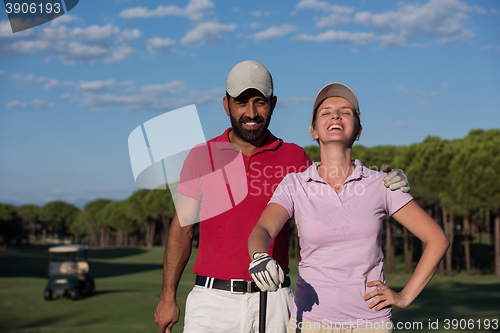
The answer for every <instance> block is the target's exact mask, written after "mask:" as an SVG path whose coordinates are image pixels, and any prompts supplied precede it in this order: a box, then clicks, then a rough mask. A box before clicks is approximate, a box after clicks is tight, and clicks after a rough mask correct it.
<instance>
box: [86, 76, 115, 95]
mask: <svg viewBox="0 0 500 333" xmlns="http://www.w3.org/2000/svg"><path fill="white" fill-rule="evenodd" d="M114 86H115V80H112V79H110V80H104V81H101V80H96V81H84V82H80V84H79V86H78V87H79V88H80V89H81V90H83V91H85V92H90V93H102V92H105V91H108V90H111V89H112V88H113V87H114Z"/></svg>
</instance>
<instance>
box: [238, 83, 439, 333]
mask: <svg viewBox="0 0 500 333" xmlns="http://www.w3.org/2000/svg"><path fill="white" fill-rule="evenodd" d="M361 132H362V126H361V123H360V113H359V106H358V100H357V98H356V95H355V94H354V92H353V91H352V90H351V89H350V88H349V87H347V86H346V85H344V84H342V83H338V82H336V83H330V84H328V85H326V86H325V87H323V89H321V91H320V92H319V93H318V95H317V97H316V100H315V102H314V108H313V114H312V118H311V125H310V133H311V134H312V137H313V138H314V139H315V140H316V141H317V142H318V143H319V146H320V152H321V162H319V163H318V162H317V163H314V164H313V165H311V166H310V167H309V168H308V169H307V170H306V171H304V172H302V173H293V174H289V175H287V176H286V177H285V178H284V179H283V181H282V182H281V183H280V185H279V186H278V188H277V189H276V191H275V193H274V195H273V197H272V198H271V200H270V202H269V204H268V206H267V207H266V209H265V210H264V212H263V213H262V215H261V217H260V219H259V221H258V223H257V225H256V226H255V228H254V229H253V231H252V233H251V235H250V237H249V239H248V249H249V253H250V256H251V257H252V259H253V261H252V263H251V265H250V269H249V271H250V273H251V274H252V278H253V279H254V280H255V282H256V283H257V285H259V287H260V288H261V289H262V290H271V291H272V290H274V289H275V288H276V285H279V283H280V281H281V280H283V273H282V272H281V268H280V267H279V265H277V264H276V262H275V261H274V260H272V259H271V258H270V257H269V255H268V254H267V253H266V252H267V250H268V248H269V245H270V243H271V242H272V240H273V238H274V237H275V236H276V235H277V233H278V232H279V231H280V229H281V227H282V226H283V224H284V223H285V222H286V221H287V220H288V219H290V218H292V217H293V218H294V219H295V222H296V224H297V228H298V233H299V238H300V246H301V252H300V255H301V262H300V263H299V276H298V280H297V288H296V290H295V298H294V304H293V305H292V318H291V320H290V329H291V331H292V332H295V331H297V332H341V331H342V330H343V329H352V332H371V330H374V331H377V332H392V329H393V327H392V321H391V305H395V306H397V307H399V308H406V307H407V306H408V305H409V304H410V303H411V302H413V300H414V299H415V298H416V297H417V296H418V294H419V293H420V292H421V291H422V289H423V288H424V287H425V286H426V284H427V283H428V282H429V281H430V279H431V278H432V276H433V275H434V273H435V271H436V269H437V267H438V264H439V261H440V260H441V258H442V257H443V255H444V253H445V251H446V249H447V248H448V246H449V242H448V239H447V238H446V236H445V234H444V233H443V231H442V229H441V228H440V227H439V226H438V225H437V224H436V223H435V222H434V220H433V219H432V218H431V217H430V216H429V215H428V214H427V213H426V212H425V211H424V210H423V209H422V208H420V207H419V206H418V204H417V203H416V202H415V201H414V200H413V198H412V196H411V195H409V194H407V193H403V192H401V191H390V190H389V189H387V188H386V187H385V186H384V185H383V176H384V174H383V173H380V172H375V171H372V170H370V169H367V168H365V167H363V165H362V164H361V162H360V161H358V160H355V161H353V160H351V148H352V144H353V143H354V141H355V140H358V139H359V137H360V135H361ZM387 214H389V215H391V216H392V217H393V218H394V219H396V221H398V222H399V223H400V224H402V225H403V226H404V227H406V228H407V229H408V230H409V231H410V232H412V233H413V234H414V235H415V236H417V237H418V238H419V239H420V240H421V241H422V242H423V243H425V244H426V247H425V251H424V252H423V254H422V257H421V259H420V261H419V263H418V265H417V267H416V269H415V271H414V273H413V275H412V276H411V278H410V280H409V281H408V283H407V284H406V286H405V287H404V288H403V290H402V291H401V292H395V291H393V290H392V289H391V288H389V287H388V286H387V285H386V284H385V278H384V274H383V272H382V266H383V252H382V249H381V234H382V221H383V219H384V217H385V216H386V215H387Z"/></svg>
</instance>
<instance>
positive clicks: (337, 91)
mask: <svg viewBox="0 0 500 333" xmlns="http://www.w3.org/2000/svg"><path fill="white" fill-rule="evenodd" d="M328 97H342V98H345V99H347V100H348V101H349V103H351V104H352V106H354V111H356V113H357V114H358V116H359V114H360V112H359V104H358V98H357V97H356V94H355V93H354V91H352V89H351V88H349V87H348V86H346V85H345V84H343V83H340V82H332V83H329V84H327V85H326V86H324V87H323V88H321V90H320V91H319V93H318V95H317V96H316V99H315V100H314V108H313V115H314V112H315V111H316V109H317V108H318V106H319V105H320V104H321V103H323V101H324V100H325V99H327V98H328Z"/></svg>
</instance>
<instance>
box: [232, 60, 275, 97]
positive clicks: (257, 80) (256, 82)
mask: <svg viewBox="0 0 500 333" xmlns="http://www.w3.org/2000/svg"><path fill="white" fill-rule="evenodd" d="M251 88H253V89H257V90H258V91H260V92H261V93H262V94H263V95H264V96H266V97H267V98H269V97H271V96H272V94H273V78H272V77H271V74H270V73H269V71H268V70H267V68H266V67H264V65H262V64H261V63H260V62H258V61H255V60H247V61H243V62H240V63H239V64H237V65H236V66H234V67H233V69H231V71H230V72H229V74H228V76H227V80H226V91H227V93H228V94H229V96H231V97H233V98H236V97H238V96H239V95H240V94H241V93H242V92H244V91H245V90H247V89H251Z"/></svg>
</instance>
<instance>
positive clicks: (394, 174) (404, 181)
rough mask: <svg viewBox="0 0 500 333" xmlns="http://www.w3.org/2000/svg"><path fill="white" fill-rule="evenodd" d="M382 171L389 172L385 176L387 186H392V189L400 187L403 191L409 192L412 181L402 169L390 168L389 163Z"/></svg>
mask: <svg viewBox="0 0 500 333" xmlns="http://www.w3.org/2000/svg"><path fill="white" fill-rule="evenodd" d="M380 171H382V172H388V173H387V176H385V177H384V185H385V187H388V188H390V189H391V190H393V191H394V190H397V189H400V190H401V191H402V192H405V193H408V192H410V183H408V178H406V175H405V174H404V172H403V170H401V169H394V170H391V169H389V166H388V165H383V166H382V168H381V169H380Z"/></svg>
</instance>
